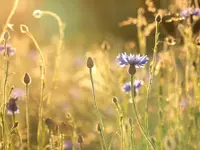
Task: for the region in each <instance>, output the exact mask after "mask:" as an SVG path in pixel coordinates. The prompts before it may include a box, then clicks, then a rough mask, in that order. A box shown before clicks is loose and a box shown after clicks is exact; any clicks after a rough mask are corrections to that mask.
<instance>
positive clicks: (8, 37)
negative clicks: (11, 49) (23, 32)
mask: <svg viewBox="0 0 200 150" xmlns="http://www.w3.org/2000/svg"><path fill="white" fill-rule="evenodd" d="M2 39H3V40H4V41H8V40H9V39H10V33H9V32H8V30H6V31H5V32H4V33H3V35H2Z"/></svg>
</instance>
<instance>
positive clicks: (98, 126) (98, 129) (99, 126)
mask: <svg viewBox="0 0 200 150" xmlns="http://www.w3.org/2000/svg"><path fill="white" fill-rule="evenodd" d="M97 131H98V132H101V131H102V129H101V124H100V123H98V124H97Z"/></svg>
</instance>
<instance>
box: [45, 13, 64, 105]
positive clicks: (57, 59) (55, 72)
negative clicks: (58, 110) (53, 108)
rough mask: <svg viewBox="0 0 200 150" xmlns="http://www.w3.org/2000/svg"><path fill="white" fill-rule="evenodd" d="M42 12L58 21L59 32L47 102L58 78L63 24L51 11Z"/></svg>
mask: <svg viewBox="0 0 200 150" xmlns="http://www.w3.org/2000/svg"><path fill="white" fill-rule="evenodd" d="M42 14H43V15H50V16H52V17H54V18H55V19H56V21H57V22H58V26H59V34H60V38H59V43H58V47H57V51H56V56H55V67H54V73H53V79H52V88H51V92H50V93H49V97H48V102H50V100H51V96H52V92H53V91H54V90H55V88H56V82H57V79H58V72H59V71H58V70H59V66H60V57H61V56H60V54H61V50H62V46H63V39H64V29H65V25H64V23H63V22H62V20H61V18H60V17H59V16H58V15H57V14H56V13H53V12H50V11H42Z"/></svg>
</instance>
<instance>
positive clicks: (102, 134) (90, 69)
mask: <svg viewBox="0 0 200 150" xmlns="http://www.w3.org/2000/svg"><path fill="white" fill-rule="evenodd" d="M89 71H90V80H91V85H92V92H93V99H94V107H95V109H96V114H97V117H98V121H99V123H100V126H101V132H100V133H101V138H102V143H103V147H104V150H107V144H106V140H105V135H104V126H103V121H102V118H101V114H100V112H99V108H98V106H97V102H96V95H95V90H94V81H93V76H92V68H89Z"/></svg>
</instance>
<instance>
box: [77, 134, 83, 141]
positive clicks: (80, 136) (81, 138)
mask: <svg viewBox="0 0 200 150" xmlns="http://www.w3.org/2000/svg"><path fill="white" fill-rule="evenodd" d="M83 141H84V139H83V136H82V135H81V134H79V136H78V143H83Z"/></svg>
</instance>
